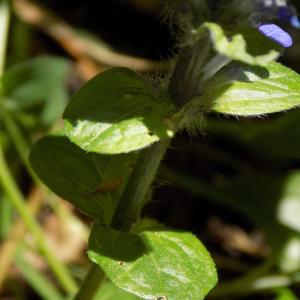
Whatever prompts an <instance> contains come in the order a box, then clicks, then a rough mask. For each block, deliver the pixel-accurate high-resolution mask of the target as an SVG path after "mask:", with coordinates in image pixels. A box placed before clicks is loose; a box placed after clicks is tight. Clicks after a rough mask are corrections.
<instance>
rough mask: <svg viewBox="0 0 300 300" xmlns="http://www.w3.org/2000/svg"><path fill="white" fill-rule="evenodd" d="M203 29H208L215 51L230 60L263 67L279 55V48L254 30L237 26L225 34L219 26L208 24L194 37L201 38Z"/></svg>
mask: <svg viewBox="0 0 300 300" xmlns="http://www.w3.org/2000/svg"><path fill="white" fill-rule="evenodd" d="M204 29H208V31H209V34H210V37H211V40H212V43H213V46H214V48H215V51H216V52H218V53H219V54H221V55H223V56H226V57H228V58H231V59H232V60H236V61H240V62H243V63H246V64H250V65H265V64H266V63H269V62H271V61H273V60H275V59H277V58H278V57H279V55H280V46H279V45H277V44H276V43H275V42H274V41H272V40H270V39H268V38H267V37H265V36H264V35H263V34H261V33H260V32H259V31H258V30H257V29H255V28H252V27H249V26H242V25H239V26H237V28H235V29H234V30H227V31H226V32H225V31H224V30H223V28H222V27H221V26H220V25H218V24H216V23H210V22H208V23H204V24H203V25H202V26H201V27H200V28H199V29H198V31H197V32H196V33H195V34H196V37H197V36H199V35H200V36H202V35H203V32H204ZM197 38H198V37H197Z"/></svg>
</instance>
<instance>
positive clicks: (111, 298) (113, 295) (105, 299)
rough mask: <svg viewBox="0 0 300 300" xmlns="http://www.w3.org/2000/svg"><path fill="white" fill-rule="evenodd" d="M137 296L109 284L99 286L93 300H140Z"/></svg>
mask: <svg viewBox="0 0 300 300" xmlns="http://www.w3.org/2000/svg"><path fill="white" fill-rule="evenodd" d="M140 299H141V298H138V297H137V296H135V295H133V294H130V293H128V292H126V291H123V290H121V289H119V288H117V287H116V286H115V285H113V284H112V283H110V282H105V283H104V284H102V285H101V287H100V289H99V290H98V292H97V294H96V295H95V297H94V300H140Z"/></svg>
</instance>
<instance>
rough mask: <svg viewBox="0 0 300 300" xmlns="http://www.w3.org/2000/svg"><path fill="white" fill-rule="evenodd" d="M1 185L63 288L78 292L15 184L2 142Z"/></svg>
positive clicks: (69, 291)
mask: <svg viewBox="0 0 300 300" xmlns="http://www.w3.org/2000/svg"><path fill="white" fill-rule="evenodd" d="M0 184H1V186H2V188H3V190H4V191H5V193H6V194H7V197H8V199H9V200H10V201H11V203H12V205H13V206H14V207H15V209H16V210H17V211H18V213H19V214H20V216H21V217H22V219H23V221H24V223H25V224H26V226H27V227H28V229H29V230H30V232H31V233H32V235H33V237H34V239H35V241H36V244H37V246H38V248H39V250H40V252H41V254H42V255H43V256H44V257H45V259H46V260H47V262H48V264H49V266H50V268H51V269H52V271H53V273H54V274H55V275H56V277H57V278H58V280H59V281H60V283H61V285H62V286H63V288H64V289H65V290H66V292H67V293H69V294H71V293H73V292H74V291H75V290H76V284H75V282H74V280H73V278H72V277H71V276H70V275H69V272H68V270H67V269H66V267H65V266H64V265H62V264H61V263H60V262H59V261H58V260H57V258H56V257H55V256H54V255H53V253H52V252H51V250H50V249H49V248H48V246H47V244H46V240H45V238H44V233H43V231H42V230H41V228H40V227H39V224H38V223H37V222H36V221H35V219H34V218H33V216H32V215H31V213H30V212H29V210H28V208H27V206H26V202H25V199H24V198H23V195H22V193H21V192H20V190H19V188H18V186H17V184H16V183H15V181H14V179H13V176H12V174H11V172H10V170H9V168H8V165H7V163H6V160H5V158H4V154H3V150H2V146H1V141H0Z"/></svg>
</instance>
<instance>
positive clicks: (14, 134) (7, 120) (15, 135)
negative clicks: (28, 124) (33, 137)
mask: <svg viewBox="0 0 300 300" xmlns="http://www.w3.org/2000/svg"><path fill="white" fill-rule="evenodd" d="M1 116H2V121H3V123H4V125H5V127H6V130H7V132H8V133H9V136H10V138H11V139H12V141H13V143H14V145H15V147H16V149H17V152H18V154H19V156H20V158H21V160H22V162H23V164H24V166H25V167H26V169H27V171H28V172H29V174H30V176H31V178H32V179H33V181H34V183H35V184H38V185H40V180H39V179H38V177H37V176H36V174H35V173H34V171H33V170H32V168H31V166H30V163H29V161H28V151H29V146H28V144H27V142H26V141H25V139H24V137H23V134H22V132H21V130H20V128H19V127H18V124H17V123H16V121H15V120H14V118H13V117H12V116H11V114H10V112H9V111H7V110H6V109H5V108H3V110H2V112H1Z"/></svg>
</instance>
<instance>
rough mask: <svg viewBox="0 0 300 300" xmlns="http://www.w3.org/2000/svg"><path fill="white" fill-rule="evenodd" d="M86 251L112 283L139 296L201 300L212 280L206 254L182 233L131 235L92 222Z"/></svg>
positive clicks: (202, 248)
mask: <svg viewBox="0 0 300 300" xmlns="http://www.w3.org/2000/svg"><path fill="white" fill-rule="evenodd" d="M163 229H164V230H163ZM88 255H89V258H90V259H91V260H92V261H93V262H94V263H96V264H98V265H100V267H101V268H102V269H103V270H104V272H105V274H106V275H107V277H108V278H109V279H110V280H111V281H112V282H113V283H114V284H115V285H116V286H118V287H119V288H122V289H124V290H127V291H129V292H131V293H133V294H135V295H137V296H139V297H141V298H143V299H151V300H155V299H160V297H161V299H169V300H182V299H189V300H201V299H204V297H205V296H206V295H207V293H208V292H209V291H210V290H211V289H212V288H213V287H214V286H215V284H216V282H217V274H216V270H215V266H214V263H213V261H212V259H211V257H210V255H209V253H208V252H207V250H206V249H205V247H204V246H203V245H202V244H201V242H200V241H199V240H198V239H197V238H196V237H195V236H193V235H192V234H190V233H186V232H179V231H170V230H168V229H165V228H162V229H159V230H154V229H153V230H148V231H143V232H140V233H139V235H136V234H131V233H124V232H120V231H116V230H114V229H111V228H107V227H103V226H100V225H95V226H94V228H93V230H92V234H91V237H90V242H89V251H88Z"/></svg>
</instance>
